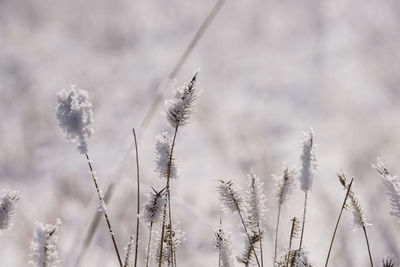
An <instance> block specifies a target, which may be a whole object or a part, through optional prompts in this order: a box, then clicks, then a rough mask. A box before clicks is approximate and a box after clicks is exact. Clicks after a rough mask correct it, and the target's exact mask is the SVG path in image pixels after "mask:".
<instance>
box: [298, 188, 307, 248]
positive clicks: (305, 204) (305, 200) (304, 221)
mask: <svg viewBox="0 0 400 267" xmlns="http://www.w3.org/2000/svg"><path fill="white" fill-rule="evenodd" d="M307 199H308V191H306V193H305V194H304V210H303V221H302V226H301V234H300V244H299V251H300V250H301V247H302V245H303V235H304V228H305V224H306V213H307Z"/></svg>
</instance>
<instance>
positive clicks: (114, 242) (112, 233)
mask: <svg viewBox="0 0 400 267" xmlns="http://www.w3.org/2000/svg"><path fill="white" fill-rule="evenodd" d="M85 156H86V159H87V162H88V165H89V169H90V173H91V175H92V178H93V182H94V185H95V187H96V192H97V196H98V197H99V200H100V202H104V199H103V196H102V194H101V193H100V189H99V185H98V183H97V178H96V176H95V174H94V171H93V167H92V163H91V162H90V159H89V155H88V154H87V153H86V154H85ZM103 214H104V218H105V220H106V223H107V227H108V231H109V232H110V235H111V239H112V242H113V245H114V250H115V254H117V257H118V262H119V265H120V267H123V264H122V260H121V256H120V254H119V250H118V246H117V242H116V241H115V236H114V232H113V230H112V227H111V223H110V220H109V219H108V214H107V211H106V210H104V211H103Z"/></svg>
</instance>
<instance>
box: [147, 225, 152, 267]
mask: <svg viewBox="0 0 400 267" xmlns="http://www.w3.org/2000/svg"><path fill="white" fill-rule="evenodd" d="M152 232H153V222H151V223H150V235H149V243H148V244H147V256H146V267H149V259H150V244H151V234H152Z"/></svg>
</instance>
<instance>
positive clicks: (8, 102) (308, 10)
mask: <svg viewBox="0 0 400 267" xmlns="http://www.w3.org/2000/svg"><path fill="white" fill-rule="evenodd" d="M214 4H215V1H214V0H202V1H179V0H169V1H156V0H147V1H136V0H131V1H124V0H115V1H107V0H96V1H94V0H87V1H68V0H60V1H57V2H54V1H48V0H39V1H37V0H0V121H1V124H0V189H6V188H7V189H13V190H17V191H19V192H20V195H21V199H20V201H19V208H18V210H17V214H16V216H15V218H14V226H13V228H12V229H11V230H9V231H6V232H3V233H2V234H1V235H0V259H1V260H0V265H1V266H7V267H14V266H26V262H27V261H28V260H29V243H30V241H31V239H32V231H33V227H34V223H35V221H42V222H47V223H54V222H55V220H56V218H61V219H62V221H63V225H62V227H61V229H60V239H59V247H60V254H61V260H62V266H75V260H76V257H77V254H78V252H79V249H80V246H81V245H82V242H83V237H84V236H85V234H86V231H87V228H88V225H89V223H90V221H91V219H92V217H93V216H94V214H95V209H96V204H97V203H96V195H95V191H94V186H93V184H92V181H91V179H90V175H89V173H88V169H87V165H86V162H85V158H84V157H82V156H81V155H80V154H78V153H77V151H76V149H75V146H74V144H71V143H68V142H66V141H65V139H64V136H63V135H62V133H61V131H60V130H59V129H58V126H57V121H56V119H55V106H56V93H57V92H58V91H59V90H60V89H63V88H67V87H69V86H70V84H77V85H78V86H79V87H81V88H84V89H86V90H87V91H88V92H89V95H90V99H91V101H92V102H93V106H94V119H95V124H94V128H95V134H94V135H93V136H92V137H91V138H90V140H89V151H90V154H91V157H92V159H93V160H94V167H95V169H96V170H97V174H98V176H99V177H100V184H101V186H102V187H103V188H104V189H105V188H107V187H108V185H110V184H111V183H112V182H114V181H117V180H118V183H117V185H116V187H115V191H114V196H113V198H112V200H111V202H110V203H109V206H110V213H111V214H110V215H111V222H112V223H113V226H114V228H115V229H114V230H115V232H116V236H117V240H118V243H119V245H120V247H121V249H122V248H123V246H124V245H125V244H126V242H127V240H128V237H129V234H131V233H133V232H134V228H135V207H136V202H135V199H136V195H135V194H136V193H135V192H136V191H135V190H136V186H135V183H136V182H135V164H134V156H133V153H132V148H133V142H132V134H131V129H132V127H135V128H136V129H137V131H138V133H139V143H140V145H139V149H140V164H141V174H142V178H143V181H142V182H143V186H142V189H143V191H144V192H143V193H145V192H149V191H150V186H155V187H157V188H161V186H162V184H163V183H164V181H160V179H159V178H158V177H157V175H156V173H155V172H154V168H155V163H154V158H155V153H154V149H153V145H154V143H155V136H156V135H157V134H158V133H160V132H162V131H165V130H168V131H170V130H171V129H170V127H169V126H168V125H167V123H166V120H165V119H164V118H163V117H162V115H161V114H160V113H161V111H162V110H163V109H164V106H162V105H161V106H160V108H159V109H158V110H157V111H156V114H155V116H154V119H153V120H152V122H151V123H150V125H149V126H148V128H147V129H146V130H143V129H140V123H141V122H142V120H143V118H144V116H145V114H146V112H147V110H148V109H149V108H150V106H151V104H152V102H153V100H154V98H155V95H156V87H157V86H156V85H157V83H158V82H160V81H161V80H163V79H165V78H166V77H167V76H168V74H169V72H170V71H171V70H172V68H173V67H174V65H175V63H176V62H177V60H178V59H179V57H180V55H181V54H182V52H183V51H184V50H185V48H186V46H187V45H188V43H189V42H190V40H191V38H192V37H193V35H194V34H195V32H196V31H197V29H198V27H199V25H200V24H201V23H202V21H203V20H204V18H205V17H206V16H207V14H208V12H209V10H210V9H211V8H212V7H213V5H214ZM399 22H400V2H398V1H396V0H388V1H369V0H352V1H318V0H310V1H273V0H269V1H260V0H254V1H253V0H250V1H239V0H227V1H226V3H225V5H224V6H223V8H222V9H221V11H220V13H219V14H218V15H217V17H216V18H215V20H214V22H213V23H212V25H211V26H210V27H209V29H208V31H207V32H206V33H205V35H204V37H203V38H202V39H201V40H200V42H199V43H198V44H197V47H196V48H195V49H194V51H193V53H192V54H191V56H190V57H189V60H188V62H187V63H186V64H185V65H184V66H183V69H182V71H181V73H180V74H179V75H178V77H176V79H177V80H178V83H179V84H180V83H183V82H184V81H185V80H186V79H188V78H190V76H191V75H192V74H193V72H194V71H195V70H196V69H197V68H198V67H200V69H201V72H200V74H199V82H200V83H199V88H200V89H201V90H202V94H201V97H200V101H199V107H198V111H197V113H196V114H195V115H194V118H193V121H194V123H193V124H192V125H190V126H188V127H185V128H182V130H181V131H180V132H179V133H178V139H177V140H178V141H177V155H176V158H177V163H178V175H179V179H178V180H176V181H173V184H172V194H173V200H172V201H173V205H174V206H173V209H174V213H175V218H177V219H178V220H179V221H180V222H181V224H182V228H183V231H185V232H186V236H185V237H186V240H185V242H184V244H183V246H182V247H181V249H180V250H179V252H178V264H179V265H180V266H192V267H197V266H217V262H218V261H217V252H216V251H215V249H214V248H213V244H212V238H213V228H215V227H216V226H217V224H218V221H219V218H222V219H223V221H224V224H225V225H226V227H227V228H228V230H229V231H230V232H232V237H233V240H234V242H235V245H234V248H235V252H236V254H237V255H238V254H239V253H240V250H241V249H242V246H243V244H244V242H243V236H241V235H240V234H239V230H238V229H239V225H238V221H237V218H236V217H237V216H235V215H231V216H226V215H224V214H223V213H222V212H221V211H220V209H219V203H218V200H217V195H216V193H215V189H214V188H215V184H216V180H217V179H219V178H229V179H232V180H234V181H235V182H237V183H238V184H240V185H242V186H245V185H246V183H247V181H246V174H247V173H248V172H249V171H250V170H253V171H254V172H255V173H256V174H257V175H259V176H261V177H262V179H263V181H264V183H265V189H266V195H267V198H268V204H267V205H268V207H269V209H270V212H269V214H268V220H267V221H266V222H265V227H266V229H267V232H266V239H265V257H266V260H265V261H266V262H271V263H272V249H273V246H272V243H273V242H272V240H273V238H272V236H273V233H272V229H273V225H274V222H275V219H276V208H277V203H276V198H275V185H274V182H273V179H272V177H271V174H273V173H274V174H280V173H281V166H282V162H283V161H288V162H289V164H294V165H299V164H300V162H299V156H300V153H301V140H302V131H303V130H306V129H308V128H309V127H310V126H312V127H313V128H314V130H315V133H316V138H315V142H316V144H317V145H318V147H317V158H318V162H319V170H318V173H317V178H316V179H315V183H314V186H313V190H312V193H311V194H310V198H309V207H308V211H309V212H308V222H307V225H306V232H305V240H304V245H305V246H306V248H307V249H308V250H309V251H310V252H311V254H310V257H311V259H312V261H313V262H315V263H316V264H317V265H318V266H319V265H322V264H323V263H324V261H325V258H326V255H327V251H328V248H329V242H330V237H331V234H332V231H333V228H334V225H335V220H336V217H337V215H338V212H339V209H340V205H341V203H342V201H343V197H344V194H345V192H344V191H343V190H342V189H341V186H340V184H339V183H338V182H337V178H336V172H337V171H338V170H339V169H343V170H344V171H345V172H346V173H347V174H348V175H349V176H350V177H353V176H354V177H355V178H356V180H355V186H354V190H355V191H356V192H357V193H358V196H359V198H360V201H361V203H362V205H363V206H364V209H365V214H366V216H367V218H368V219H369V221H370V222H371V223H372V224H373V226H371V227H369V228H368V233H369V237H370V242H371V249H372V254H373V257H374V261H375V262H376V264H377V265H378V264H379V263H380V262H381V260H382V258H384V257H387V256H390V255H393V256H400V238H399V236H400V225H399V223H398V221H397V220H396V219H395V218H394V217H391V216H390V215H389V198H388V197H387V195H386V194H385V191H384V187H383V185H382V183H381V179H380V177H379V176H378V175H377V173H376V172H375V170H373V169H372V168H371V163H373V162H375V159H376V157H377V156H380V157H381V158H382V160H383V161H384V162H385V163H386V165H387V167H388V168H389V170H391V171H392V173H400V167H399V166H398V164H396V162H397V161H398V159H399V157H400V142H399V139H400V127H399V123H398V117H399V116H398V114H399V111H400V106H399V99H400V87H399V82H400V75H399V69H400V62H399V59H400V54H399V50H398V42H399V41H400V28H399V27H398V25H399ZM170 89H171V88H166V89H165V92H167V96H170V94H168V92H169V91H170ZM127 153H128V157H126V155H127ZM124 159H125V160H124ZM302 197H303V195H302V194H301V193H300V192H299V190H296V192H295V194H294V195H293V197H292V198H291V201H290V204H289V207H287V208H285V209H284V210H283V217H282V227H281V232H280V235H281V236H282V238H283V237H285V238H283V239H282V242H281V246H282V247H281V248H282V249H284V248H285V247H286V245H287V244H286V243H287V241H286V239H288V238H286V236H288V235H289V219H290V218H292V217H294V216H301V215H302ZM144 199H145V198H144V197H143V200H144ZM351 221H352V220H351V215H350V214H348V213H346V214H345V216H344V218H343V221H342V224H341V226H340V228H339V233H338V237H337V239H336V243H335V245H334V249H333V252H332V255H331V266H366V265H367V264H368V263H369V261H368V255H367V251H366V246H365V241H364V237H363V235H362V232H361V231H360V230H358V231H351V228H350V227H349V225H350V224H351ZM147 233H148V231H147V229H146V228H145V227H143V229H142V238H141V245H142V247H141V253H142V254H141V255H140V259H139V260H140V262H143V260H144V252H145V251H144V247H145V243H146V238H147ZM113 253H114V252H113V248H112V243H111V242H110V240H109V236H108V232H107V231H106V227H105V224H104V222H103V220H101V221H100V225H99V229H98V231H97V233H96V234H95V237H94V240H93V242H92V244H91V245H90V248H89V250H88V252H87V254H86V255H85V257H84V258H83V259H82V262H81V265H80V266H88V267H90V266H117V261H116V259H115V255H113ZM238 265H239V264H238Z"/></svg>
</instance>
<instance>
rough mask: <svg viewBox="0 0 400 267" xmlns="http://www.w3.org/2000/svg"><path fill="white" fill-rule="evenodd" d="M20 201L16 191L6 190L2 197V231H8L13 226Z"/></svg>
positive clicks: (0, 224)
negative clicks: (13, 219)
mask: <svg viewBox="0 0 400 267" xmlns="http://www.w3.org/2000/svg"><path fill="white" fill-rule="evenodd" d="M18 199H19V196H18V193H17V192H16V191H6V190H4V191H3V193H2V195H1V196H0V230H7V229H9V228H10V227H11V226H12V218H13V217H14V213H15V209H16V207H17V202H18Z"/></svg>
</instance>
